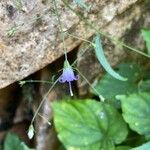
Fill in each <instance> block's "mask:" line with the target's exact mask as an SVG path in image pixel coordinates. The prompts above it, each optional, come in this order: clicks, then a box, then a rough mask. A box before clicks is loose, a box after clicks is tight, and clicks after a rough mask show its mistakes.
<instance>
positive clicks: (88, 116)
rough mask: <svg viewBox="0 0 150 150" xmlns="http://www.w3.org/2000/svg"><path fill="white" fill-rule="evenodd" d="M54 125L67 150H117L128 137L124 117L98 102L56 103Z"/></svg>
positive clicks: (110, 107) (74, 101)
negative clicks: (116, 147) (118, 145)
mask: <svg viewBox="0 0 150 150" xmlns="http://www.w3.org/2000/svg"><path fill="white" fill-rule="evenodd" d="M52 108H53V111H54V124H55V128H56V131H57V132H58V138H59V139H60V141H61V142H62V143H63V144H64V146H65V147H66V148H67V150H71V148H72V149H74V150H78V149H80V150H99V149H102V148H103V150H113V149H114V148H115V147H114V144H119V143H121V142H122V141H124V140H125V138H126V136H127V133H128V131H127V126H126V124H125V122H124V120H123V118H122V116H121V115H120V114H119V113H118V112H117V111H116V110H115V109H114V108H113V107H112V106H111V105H108V104H105V103H102V102H96V101H94V100H73V101H69V100H68V101H62V102H54V103H53V104H52Z"/></svg>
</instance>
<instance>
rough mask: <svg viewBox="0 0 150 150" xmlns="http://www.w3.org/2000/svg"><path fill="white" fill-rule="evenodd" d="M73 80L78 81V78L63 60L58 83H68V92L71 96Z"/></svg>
mask: <svg viewBox="0 0 150 150" xmlns="http://www.w3.org/2000/svg"><path fill="white" fill-rule="evenodd" d="M74 80H78V76H75V74H74V72H73V69H72V67H71V66H70V64H69V62H68V61H67V60H65V62H64V68H63V73H62V75H61V76H60V77H59V82H61V83H65V82H68V83H69V90H70V94H71V96H73V92H72V87H71V81H74Z"/></svg>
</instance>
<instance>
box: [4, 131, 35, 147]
mask: <svg viewBox="0 0 150 150" xmlns="http://www.w3.org/2000/svg"><path fill="white" fill-rule="evenodd" d="M4 150H33V149H30V148H29V147H27V146H26V145H25V143H23V142H21V141H20V139H19V138H18V136H16V135H14V134H11V133H8V134H7V136H6V139H5V142H4Z"/></svg>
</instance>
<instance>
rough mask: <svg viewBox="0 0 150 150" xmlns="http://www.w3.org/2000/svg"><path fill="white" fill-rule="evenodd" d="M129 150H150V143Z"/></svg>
mask: <svg viewBox="0 0 150 150" xmlns="http://www.w3.org/2000/svg"><path fill="white" fill-rule="evenodd" d="M130 150H150V142H147V143H145V144H143V145H142V146H139V147H136V148H132V149H130Z"/></svg>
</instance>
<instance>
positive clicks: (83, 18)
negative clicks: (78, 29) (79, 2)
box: [62, 0, 150, 58]
mask: <svg viewBox="0 0 150 150" xmlns="http://www.w3.org/2000/svg"><path fill="white" fill-rule="evenodd" d="M62 1H63V3H64V4H65V6H66V7H68V8H69V9H70V10H71V11H72V12H73V13H75V14H76V15H77V16H78V17H79V18H80V19H81V21H83V22H84V23H85V24H87V25H88V26H89V27H91V28H92V29H94V30H95V31H96V32H97V33H99V34H101V35H103V36H105V37H106V38H108V39H109V40H110V41H114V42H116V43H118V44H119V45H121V46H123V47H126V48H128V49H130V50H132V51H134V52H136V53H138V54H141V55H143V56H145V57H148V58H150V55H148V54H146V53H144V52H142V51H140V50H137V49H135V48H133V47H131V46H128V45H127V44H125V43H124V42H121V41H119V40H117V39H115V38H113V37H111V36H109V35H108V34H106V33H104V32H102V31H101V30H99V29H98V28H97V27H96V26H95V25H94V24H91V23H90V22H89V21H88V20H87V19H86V18H85V17H83V16H82V15H81V14H80V13H78V12H76V11H75V10H74V9H73V8H72V7H70V6H69V5H68V4H67V1H65V0H62Z"/></svg>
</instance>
